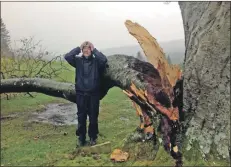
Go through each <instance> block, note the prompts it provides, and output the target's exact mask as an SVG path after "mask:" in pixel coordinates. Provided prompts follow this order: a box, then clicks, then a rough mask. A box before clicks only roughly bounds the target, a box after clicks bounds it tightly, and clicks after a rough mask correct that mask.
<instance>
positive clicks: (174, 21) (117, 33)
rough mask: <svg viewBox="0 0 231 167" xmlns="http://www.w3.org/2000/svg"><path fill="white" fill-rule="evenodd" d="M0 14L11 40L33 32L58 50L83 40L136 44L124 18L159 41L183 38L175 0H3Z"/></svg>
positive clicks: (102, 44)
mask: <svg viewBox="0 0 231 167" xmlns="http://www.w3.org/2000/svg"><path fill="white" fill-rule="evenodd" d="M1 17H2V18H3V21H4V22H5V24H6V26H7V29H8V30H9V32H10V35H11V39H12V40H17V39H20V38H22V37H29V36H35V38H36V39H37V40H42V41H43V43H42V44H43V46H44V47H46V48H48V50H49V51H53V52H57V53H65V52H67V51H69V50H70V49H72V48H74V47H76V46H77V45H80V44H81V43H82V42H83V41H85V40H90V41H92V42H93V44H94V45H95V46H96V47H97V48H99V49H101V50H102V49H104V48H111V47H119V46H124V45H135V44H137V41H136V39H135V38H134V37H132V36H131V35H130V34H129V33H128V31H127V29H126V27H125V25H124V22H125V20H126V19H129V20H132V21H135V22H138V23H139V24H141V25H142V26H144V27H145V28H146V29H147V30H148V31H149V32H150V33H151V34H152V35H153V36H154V37H155V38H156V39H157V40H158V41H169V40H174V39H181V38H184V31H183V23H182V18H181V13H180V9H179V6H178V4H177V2H171V3H170V4H168V5H165V4H163V2H2V4H1Z"/></svg>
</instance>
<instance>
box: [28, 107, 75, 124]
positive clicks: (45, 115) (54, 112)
mask: <svg viewBox="0 0 231 167" xmlns="http://www.w3.org/2000/svg"><path fill="white" fill-rule="evenodd" d="M76 113H77V106H76V104H74V103H67V104H48V105H47V106H46V108H45V110H43V111H39V112H34V113H32V115H31V117H30V120H29V121H32V122H43V123H50V124H53V125H73V124H75V125H76V124H77V116H76Z"/></svg>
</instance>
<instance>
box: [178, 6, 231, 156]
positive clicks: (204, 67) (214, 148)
mask: <svg viewBox="0 0 231 167" xmlns="http://www.w3.org/2000/svg"><path fill="white" fill-rule="evenodd" d="M179 5H180V9H181V13H182V18H183V24H184V31H185V45H186V51H185V61H184V67H185V69H184V74H183V75H184V83H183V85H184V86H183V92H184V95H183V97H184V99H183V104H184V111H185V135H186V138H187V141H188V143H187V148H186V150H189V151H190V150H191V149H193V148H192V147H193V143H195V142H196V143H198V144H199V148H200V150H201V153H202V155H203V156H207V155H209V154H213V156H214V157H219V156H220V157H221V158H227V159H228V158H229V156H230V155H229V149H230V2H179Z"/></svg>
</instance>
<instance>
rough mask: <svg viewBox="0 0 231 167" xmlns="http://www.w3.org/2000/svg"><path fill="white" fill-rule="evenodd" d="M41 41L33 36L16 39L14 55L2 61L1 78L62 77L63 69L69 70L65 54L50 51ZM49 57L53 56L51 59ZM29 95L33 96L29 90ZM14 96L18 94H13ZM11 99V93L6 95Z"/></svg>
mask: <svg viewBox="0 0 231 167" xmlns="http://www.w3.org/2000/svg"><path fill="white" fill-rule="evenodd" d="M40 43H41V41H35V40H34V38H33V37H30V38H24V39H21V40H19V41H15V45H14V49H12V51H13V57H4V58H2V62H1V78H3V79H7V78H31V77H32V78H33V77H37V78H49V79H52V78H56V79H59V80H61V81H65V79H63V78H61V77H60V73H61V72H63V70H69V69H68V68H67V67H66V66H65V65H64V62H63V59H62V57H63V56H56V55H54V54H53V53H49V52H48V51H46V49H44V48H43V47H42V45H40ZM47 57H53V58H51V59H50V60H48V59H47ZM26 94H28V95H29V96H31V97H33V96H32V95H31V94H30V93H29V92H27V93H26ZM13 95H14V96H15V95H17V94H13ZM6 98H7V99H9V98H10V95H6Z"/></svg>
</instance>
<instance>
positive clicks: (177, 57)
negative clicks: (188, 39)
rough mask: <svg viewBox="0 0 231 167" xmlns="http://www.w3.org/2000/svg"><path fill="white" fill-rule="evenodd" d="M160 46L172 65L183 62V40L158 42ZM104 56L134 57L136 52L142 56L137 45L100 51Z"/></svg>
mask: <svg viewBox="0 0 231 167" xmlns="http://www.w3.org/2000/svg"><path fill="white" fill-rule="evenodd" d="M159 44H160V46H161V47H162V48H163V50H164V52H165V53H166V56H167V55H169V56H170V58H171V60H172V63H174V64H179V63H182V62H183V60H184V51H185V45H184V39H178V40H172V41H167V42H166V41H165V42H159ZM101 51H102V52H103V53H104V54H105V55H107V56H109V55H113V54H125V55H130V56H136V55H137V52H138V51H141V53H142V54H143V55H144V53H143V51H142V49H141V47H140V46H139V44H137V45H131V46H121V47H113V48H107V49H103V50H101Z"/></svg>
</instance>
